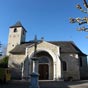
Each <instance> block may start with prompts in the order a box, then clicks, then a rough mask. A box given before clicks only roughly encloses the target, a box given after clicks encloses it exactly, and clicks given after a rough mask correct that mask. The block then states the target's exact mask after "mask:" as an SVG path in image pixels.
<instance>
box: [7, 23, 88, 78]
mask: <svg viewBox="0 0 88 88" xmlns="http://www.w3.org/2000/svg"><path fill="white" fill-rule="evenodd" d="M26 32H27V31H26V29H25V28H24V27H23V26H22V24H21V23H20V22H17V23H16V24H15V25H13V26H11V27H10V28H9V37H8V47H7V55H9V64H8V67H9V68H10V69H11V76H12V79H30V74H31V73H32V70H33V62H32V60H31V58H32V57H33V56H34V40H31V41H29V42H26V41H25V38H26ZM36 57H37V58H38V64H37V65H38V66H37V67H38V68H37V69H36V70H37V72H38V73H39V80H61V79H63V80H69V79H72V80H79V79H84V78H87V77H88V76H87V69H86V68H87V55H86V54H84V53H83V52H82V51H81V50H80V49H79V48H78V47H77V46H76V45H75V44H74V43H73V42H72V41H44V40H38V42H37V52H36Z"/></svg>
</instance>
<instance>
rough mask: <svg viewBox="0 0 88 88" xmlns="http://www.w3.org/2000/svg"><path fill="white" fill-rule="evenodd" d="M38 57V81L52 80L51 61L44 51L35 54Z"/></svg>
mask: <svg viewBox="0 0 88 88" xmlns="http://www.w3.org/2000/svg"><path fill="white" fill-rule="evenodd" d="M36 56H37V57H39V64H38V73H39V80H52V79H53V59H52V57H51V56H50V55H49V54H48V53H47V52H45V51H41V52H37V54H36Z"/></svg>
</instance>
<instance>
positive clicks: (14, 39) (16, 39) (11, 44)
mask: <svg viewBox="0 0 88 88" xmlns="http://www.w3.org/2000/svg"><path fill="white" fill-rule="evenodd" d="M25 38H26V30H25V28H24V27H23V26H22V24H21V22H19V21H18V22H17V23H16V24H15V25H12V26H10V28H9V37H8V47H7V55H9V52H10V51H11V50H12V49H13V48H15V46H16V45H18V44H21V43H22V42H25Z"/></svg>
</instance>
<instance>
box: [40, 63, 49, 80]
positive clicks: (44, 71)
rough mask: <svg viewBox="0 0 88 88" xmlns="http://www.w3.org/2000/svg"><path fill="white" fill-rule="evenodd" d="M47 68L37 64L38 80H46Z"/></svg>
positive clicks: (47, 75)
mask: <svg viewBox="0 0 88 88" xmlns="http://www.w3.org/2000/svg"><path fill="white" fill-rule="evenodd" d="M48 78H49V66H48V64H39V80H48Z"/></svg>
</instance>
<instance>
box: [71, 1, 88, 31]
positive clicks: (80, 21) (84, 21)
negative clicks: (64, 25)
mask: <svg viewBox="0 0 88 88" xmlns="http://www.w3.org/2000/svg"><path fill="white" fill-rule="evenodd" d="M83 2H84V7H85V9H83V8H82V7H81V6H80V5H79V4H78V5H76V8H78V9H79V10H80V11H81V12H84V13H86V14H88V4H87V2H86V0H83ZM70 23H78V24H79V25H82V24H88V17H83V18H79V17H78V18H70ZM77 30H78V31H86V32H88V28H86V27H85V26H82V27H80V28H77Z"/></svg>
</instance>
